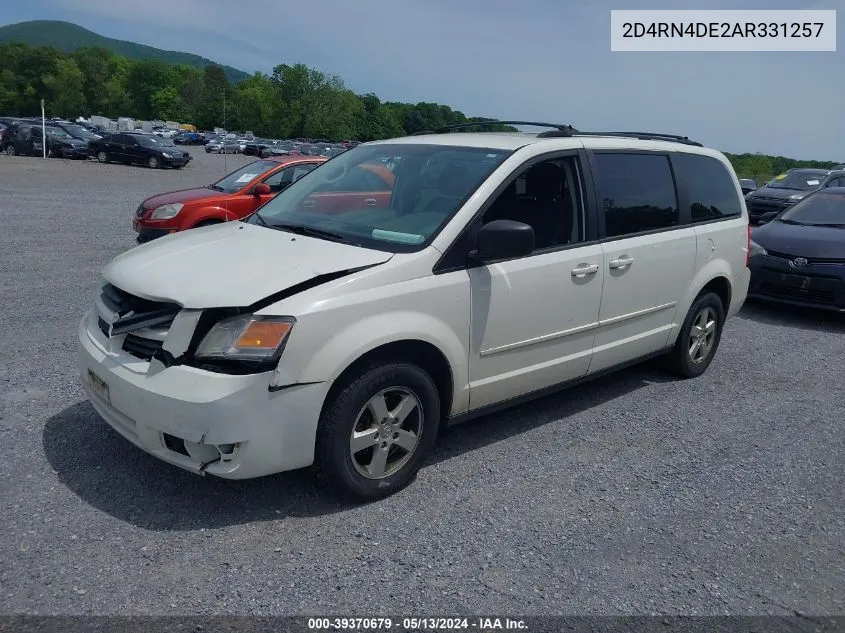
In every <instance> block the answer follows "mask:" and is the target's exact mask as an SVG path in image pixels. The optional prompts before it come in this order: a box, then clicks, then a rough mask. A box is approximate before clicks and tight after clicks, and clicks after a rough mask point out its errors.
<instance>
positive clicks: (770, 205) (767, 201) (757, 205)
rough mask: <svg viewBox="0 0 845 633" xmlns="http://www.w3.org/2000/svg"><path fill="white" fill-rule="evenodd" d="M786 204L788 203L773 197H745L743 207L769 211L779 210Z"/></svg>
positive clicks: (760, 211) (757, 210)
mask: <svg viewBox="0 0 845 633" xmlns="http://www.w3.org/2000/svg"><path fill="white" fill-rule="evenodd" d="M786 206H788V203H787V202H786V201H784V200H777V199H774V198H755V199H748V198H746V199H745V207H746V208H747V209H748V210H749V211H754V212H759V213H768V212H769V211H780V210H781V209H783V208H784V207H786Z"/></svg>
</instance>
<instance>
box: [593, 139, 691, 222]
mask: <svg viewBox="0 0 845 633" xmlns="http://www.w3.org/2000/svg"><path fill="white" fill-rule="evenodd" d="M595 163H596V167H597V168H598V183H599V200H600V203H601V207H602V209H603V212H604V224H605V235H606V237H619V236H622V235H631V234H635V233H642V232H645V231H655V230H662V229H668V228H672V227H674V226H677V225H678V221H679V214H678V202H677V196H676V192H675V181H674V179H673V177H672V169H671V167H670V165H669V158H668V156H665V155H663V154H637V153H626V152H608V153H603V152H599V153H596V154H595Z"/></svg>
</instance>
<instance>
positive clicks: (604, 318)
mask: <svg viewBox="0 0 845 633" xmlns="http://www.w3.org/2000/svg"><path fill="white" fill-rule="evenodd" d="M593 163H594V173H595V175H596V181H597V188H598V195H597V197H598V202H599V208H600V209H601V213H600V218H599V226H600V231H601V234H602V236H603V238H604V239H603V243H602V250H603V257H602V269H603V272H604V292H603V295H602V301H601V311H600V312H599V328H598V331H597V333H596V340H595V348H594V350H593V360H592V363H591V364H590V373H593V372H597V371H601V370H603V369H607V368H609V367H613V366H615V365H618V364H620V363H624V362H627V361H631V360H635V359H637V358H640V357H642V356H646V355H648V354H650V353H653V352H657V351H660V350H661V349H663V348H664V347H665V346H666V343H667V341H668V339H669V334H670V331H671V330H672V328H673V327H674V321H675V314H676V311H677V305H678V300H679V299H680V298H681V297H684V296H685V295H686V291H687V286H688V285H689V282H690V280H691V279H692V278H693V273H694V268H695V259H696V236H695V231H694V229H693V228H692V227H691V226H689V225H686V226H681V221H680V212H679V205H678V200H677V195H676V192H675V181H674V178H673V175H672V169H671V167H670V163H669V157H668V156H667V155H666V154H660V153H626V152H596V153H595V154H594V155H593Z"/></svg>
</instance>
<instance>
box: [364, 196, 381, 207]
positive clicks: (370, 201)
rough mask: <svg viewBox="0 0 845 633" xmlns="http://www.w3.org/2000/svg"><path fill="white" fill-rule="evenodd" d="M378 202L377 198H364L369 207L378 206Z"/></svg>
mask: <svg viewBox="0 0 845 633" xmlns="http://www.w3.org/2000/svg"><path fill="white" fill-rule="evenodd" d="M376 202H378V200H376V199H375V198H364V204H366V205H367V206H368V207H374V206H376Z"/></svg>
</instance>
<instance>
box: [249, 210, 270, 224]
mask: <svg viewBox="0 0 845 633" xmlns="http://www.w3.org/2000/svg"><path fill="white" fill-rule="evenodd" d="M252 218H255V219H256V220H258V224H260V225H261V226H268V227H269V226H270V225H269V224H267V220H265V219H264V218H262V217H261V214H260V213H254V214H253V215H252V217H250V219H252Z"/></svg>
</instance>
